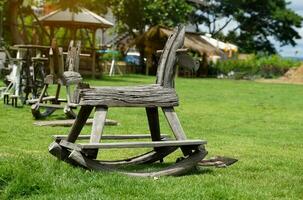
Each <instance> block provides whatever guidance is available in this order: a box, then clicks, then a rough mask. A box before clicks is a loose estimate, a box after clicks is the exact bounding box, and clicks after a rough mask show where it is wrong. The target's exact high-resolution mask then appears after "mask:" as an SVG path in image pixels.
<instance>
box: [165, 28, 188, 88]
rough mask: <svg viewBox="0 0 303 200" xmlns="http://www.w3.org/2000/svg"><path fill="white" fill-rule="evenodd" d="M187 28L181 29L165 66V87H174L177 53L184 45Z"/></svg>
mask: <svg viewBox="0 0 303 200" xmlns="http://www.w3.org/2000/svg"><path fill="white" fill-rule="evenodd" d="M184 35H185V27H179V30H178V32H177V36H176V40H175V41H174V43H173V45H172V47H171V51H170V54H169V57H168V59H167V62H166V66H165V73H164V77H163V87H169V88H171V87H174V76H175V73H176V67H175V66H176V51H177V49H179V48H181V47H182V46H183V44H184Z"/></svg>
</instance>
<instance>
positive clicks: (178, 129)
mask: <svg viewBox="0 0 303 200" xmlns="http://www.w3.org/2000/svg"><path fill="white" fill-rule="evenodd" d="M162 110H163V112H164V115H165V117H166V119H167V121H168V123H169V126H170V128H171V129H172V131H173V133H174V135H175V137H176V139H177V140H186V135H185V133H184V130H183V128H182V126H181V123H180V121H179V118H178V116H177V113H176V112H175V110H174V108H173V107H167V108H162Z"/></svg>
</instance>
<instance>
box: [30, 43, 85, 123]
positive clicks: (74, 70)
mask: <svg viewBox="0 0 303 200" xmlns="http://www.w3.org/2000/svg"><path fill="white" fill-rule="evenodd" d="M80 49H81V44H80V42H76V45H74V42H73V41H71V42H70V44H69V48H68V52H67V58H66V64H65V67H64V64H63V51H62V48H58V47H57V45H56V41H55V40H53V42H52V47H51V49H50V74H49V75H47V76H46V78H45V85H44V87H43V90H42V92H41V94H40V96H39V98H38V99H34V100H30V101H28V103H29V104H33V105H32V107H31V110H32V114H33V116H34V117H35V118H36V119H41V118H45V117H48V116H50V115H51V114H52V113H53V112H54V111H56V110H58V109H63V110H64V113H65V115H66V116H67V117H68V118H76V113H75V112H74V111H73V109H75V108H76V107H77V104H78V102H77V99H78V96H77V95H78V93H77V91H78V89H79V88H81V87H89V86H88V84H83V83H81V81H82V77H81V75H80V74H79V73H78V70H79V57H80ZM64 68H65V69H64ZM50 84H57V90H56V94H55V96H47V89H48V87H49V85H50ZM62 85H63V86H65V87H66V96H67V98H66V99H60V98H59V97H60V89H61V86H62ZM72 86H75V88H74V89H72ZM47 102H50V104H47ZM61 103H66V104H65V105H62V104H61ZM42 109H43V111H42Z"/></svg>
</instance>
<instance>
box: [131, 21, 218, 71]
mask: <svg viewBox="0 0 303 200" xmlns="http://www.w3.org/2000/svg"><path fill="white" fill-rule="evenodd" d="M172 33H173V30H172V29H168V28H165V27H163V26H154V27H151V28H150V29H149V30H148V31H147V32H145V33H144V34H143V35H141V36H139V37H138V38H137V39H136V41H135V43H136V45H137V46H141V47H142V46H143V47H144V48H145V49H144V50H145V56H146V57H147V67H146V74H148V73H149V71H150V70H151V71H153V72H154V71H155V70H156V69H154V68H155V67H156V66H152V65H153V62H152V60H153V56H154V55H155V52H156V51H157V50H160V49H163V48H164V45H165V42H166V40H167V38H168V37H169V36H170V35H171V34H172ZM184 47H185V48H188V49H189V50H190V51H194V52H197V53H198V54H200V56H201V57H205V56H206V55H221V54H223V52H222V51H221V50H219V49H217V48H215V47H214V46H212V45H211V44H210V43H209V42H207V41H206V40H204V39H203V38H201V37H200V35H199V34H197V33H189V32H187V33H186V34H185V41H184Z"/></svg>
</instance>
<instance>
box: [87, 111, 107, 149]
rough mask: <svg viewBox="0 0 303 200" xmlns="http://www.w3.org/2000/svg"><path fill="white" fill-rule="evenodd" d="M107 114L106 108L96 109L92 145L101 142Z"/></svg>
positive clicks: (91, 138)
mask: <svg viewBox="0 0 303 200" xmlns="http://www.w3.org/2000/svg"><path fill="white" fill-rule="evenodd" d="M106 114H107V108H106V107H96V111H95V115H94V121H93V127H92V132H91V137H90V143H98V142H100V139H101V136H102V133H103V128H104V125H105V120H106Z"/></svg>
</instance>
